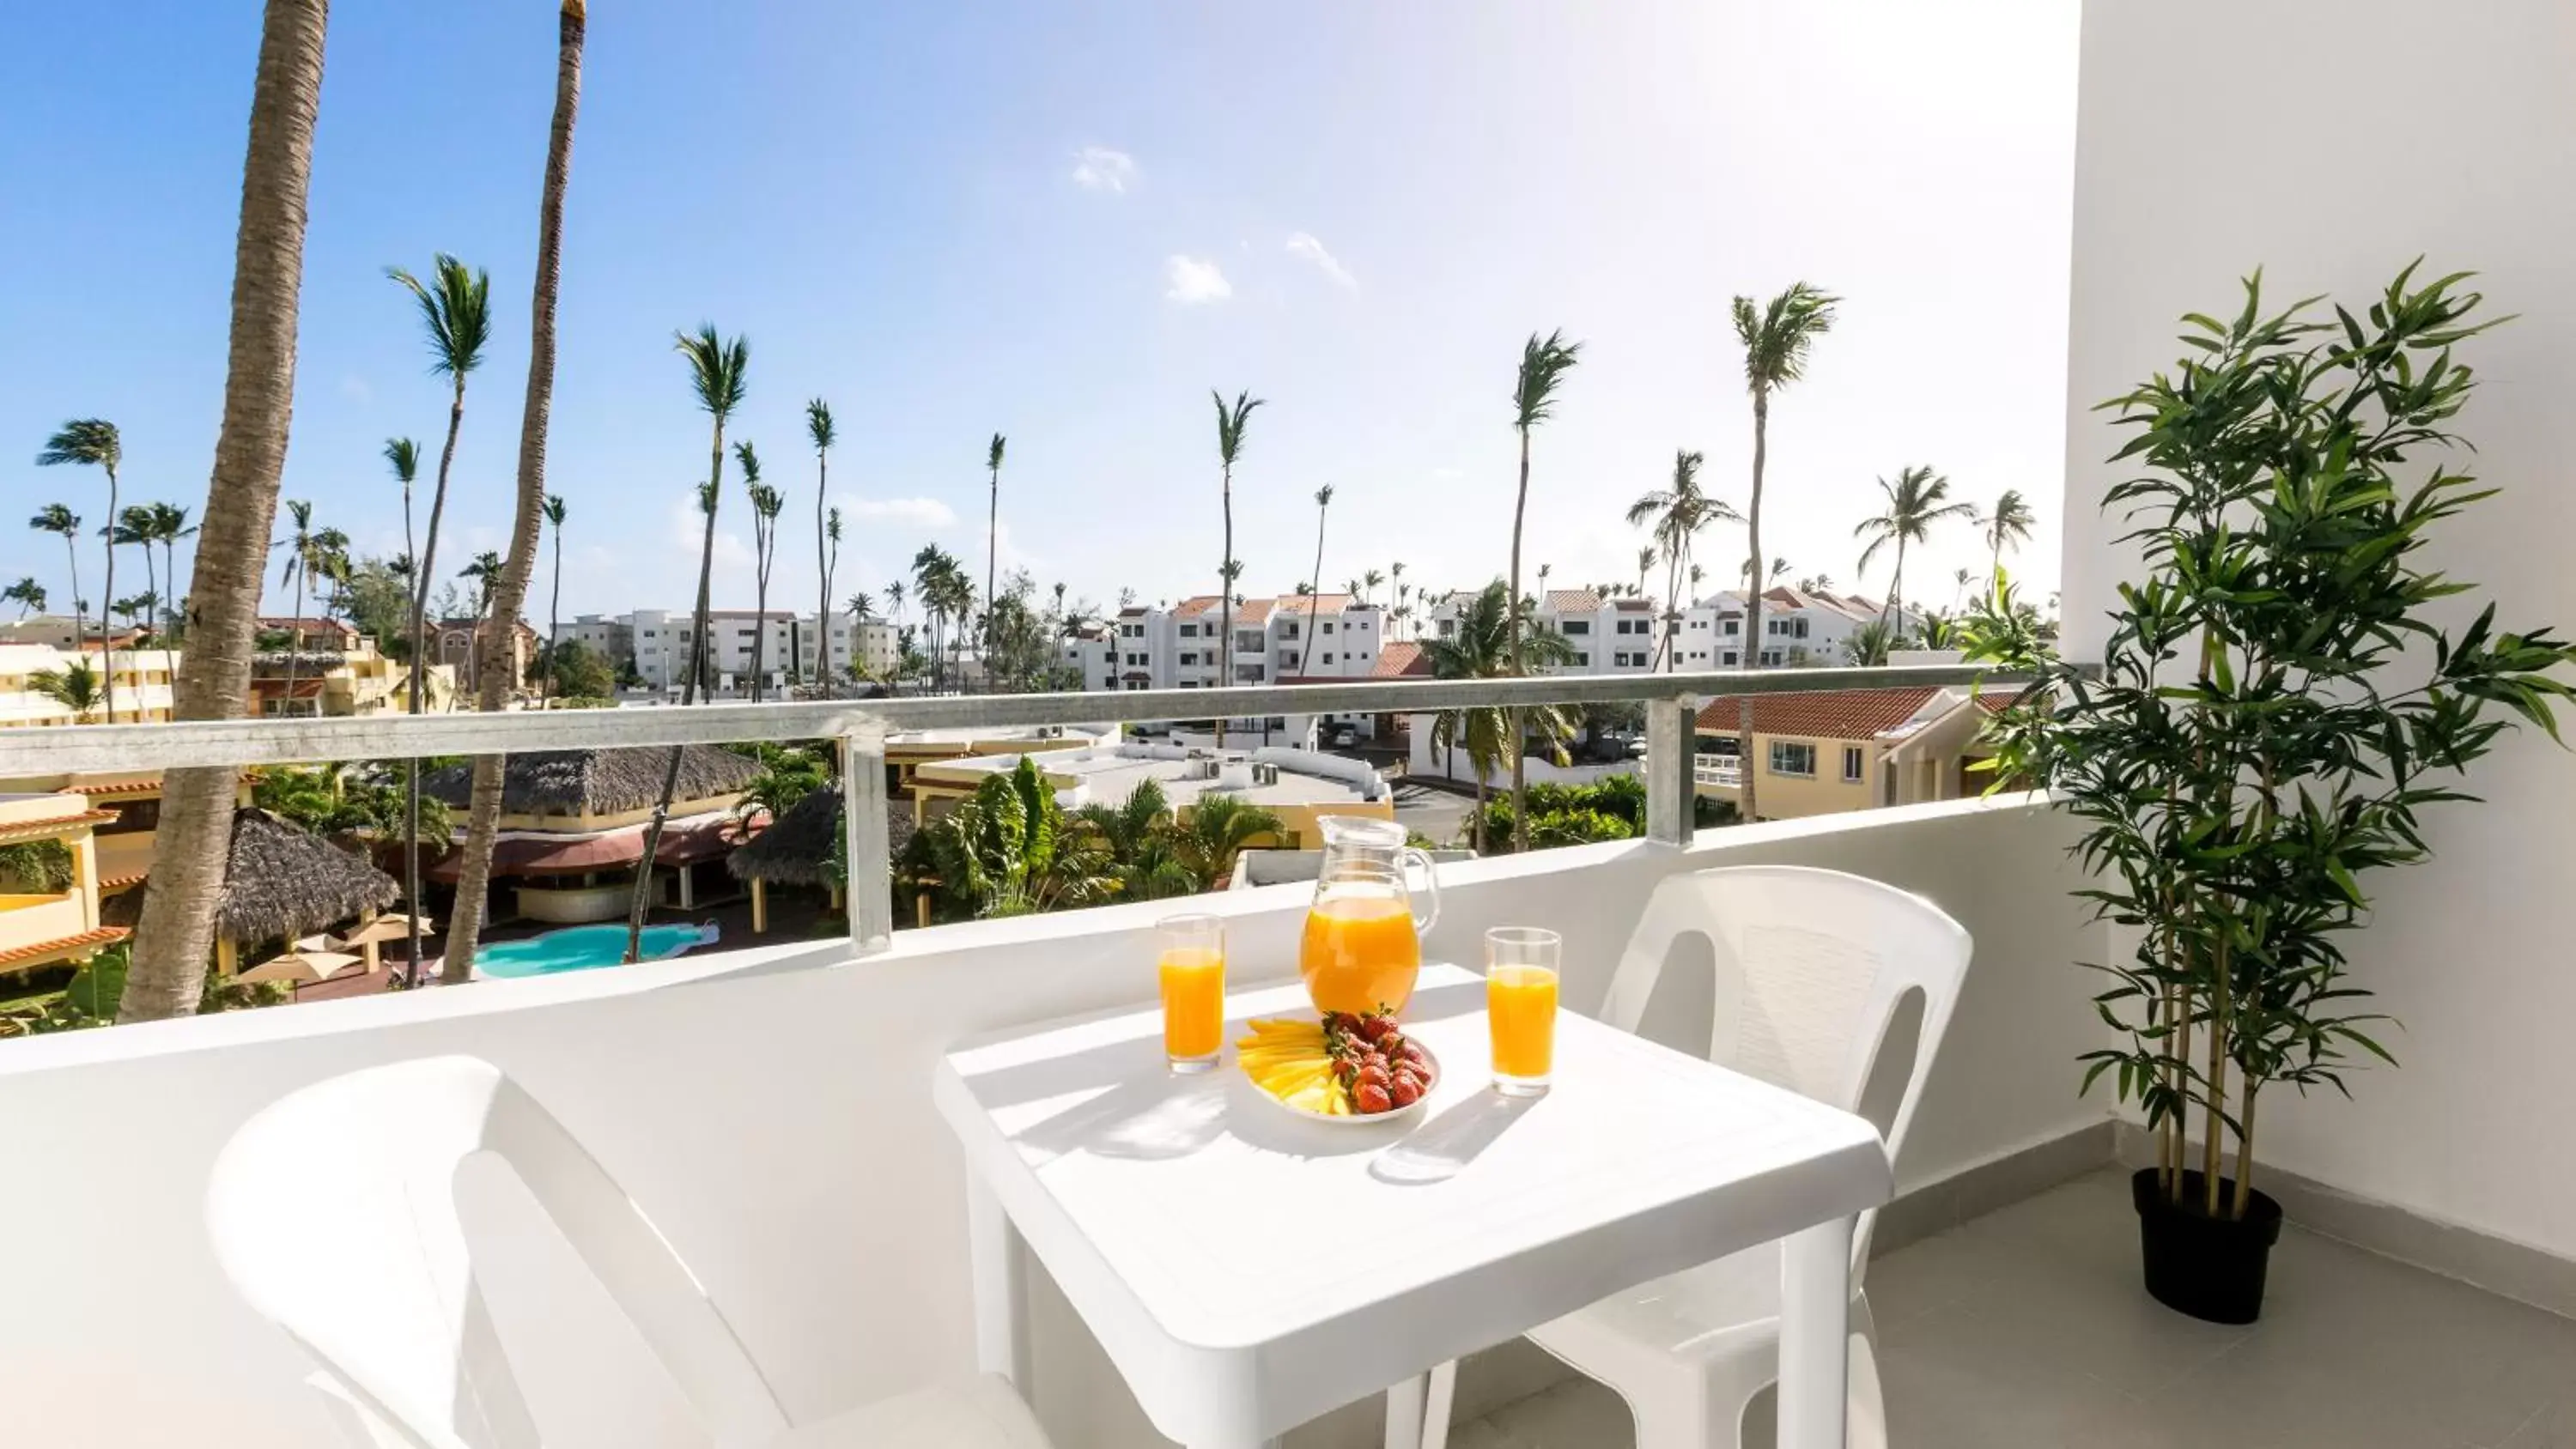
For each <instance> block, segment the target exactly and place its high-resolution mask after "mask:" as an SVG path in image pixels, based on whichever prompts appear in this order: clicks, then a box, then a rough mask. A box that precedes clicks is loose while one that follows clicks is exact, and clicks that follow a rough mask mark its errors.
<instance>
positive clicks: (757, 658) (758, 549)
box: [751, 512, 770, 704]
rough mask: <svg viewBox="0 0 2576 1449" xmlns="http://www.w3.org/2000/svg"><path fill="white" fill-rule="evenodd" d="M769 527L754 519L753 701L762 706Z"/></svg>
mask: <svg viewBox="0 0 2576 1449" xmlns="http://www.w3.org/2000/svg"><path fill="white" fill-rule="evenodd" d="M769 527H770V526H769V525H766V524H763V523H762V522H761V521H760V517H759V515H758V514H757V513H756V512H755V513H754V514H753V516H752V520H751V528H752V545H751V546H752V560H751V702H752V703H754V704H758V703H760V699H761V693H762V690H761V685H762V682H763V680H764V679H765V678H766V674H767V670H766V661H767V659H768V657H769V549H770V542H769Z"/></svg>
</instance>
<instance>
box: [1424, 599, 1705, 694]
mask: <svg viewBox="0 0 2576 1449" xmlns="http://www.w3.org/2000/svg"><path fill="white" fill-rule="evenodd" d="M1475 599H1476V596H1475V595H1474V594H1471V593H1465V592H1459V593H1451V594H1444V595H1442V596H1441V597H1440V598H1438V599H1437V600H1434V601H1433V603H1432V605H1431V608H1430V612H1429V614H1428V616H1427V618H1428V622H1429V625H1430V630H1431V637H1433V638H1435V639H1453V638H1456V637H1457V634H1458V619H1459V616H1460V615H1461V614H1462V613H1464V612H1465V611H1466V610H1467V609H1468V608H1469V607H1470V606H1472V605H1473V604H1474V603H1475ZM1537 618H1538V624H1539V627H1540V628H1542V629H1545V630H1548V631H1549V632H1551V633H1555V634H1558V635H1561V636H1563V638H1564V639H1565V642H1566V645H1567V647H1568V648H1569V649H1571V650H1572V651H1573V657H1572V658H1571V659H1568V660H1566V661H1565V662H1563V663H1561V664H1550V665H1545V666H1542V667H1541V668H1540V669H1539V670H1538V671H1537V672H1539V673H1542V674H1558V675H1563V674H1648V673H1652V672H1653V671H1654V668H1655V664H1656V655H1655V651H1656V648H1657V647H1658V645H1659V644H1660V643H1661V641H1662V633H1661V630H1660V629H1659V628H1658V627H1657V624H1656V620H1655V605H1654V602H1653V601H1652V600H1650V599H1640V598H1627V597H1621V598H1603V597H1602V596H1601V595H1600V594H1598V593H1595V592H1593V591H1592V590H1590V589H1550V590H1548V591H1547V592H1546V593H1545V594H1542V595H1540V596H1539V599H1538V614H1537Z"/></svg>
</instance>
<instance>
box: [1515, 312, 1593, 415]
mask: <svg viewBox="0 0 2576 1449" xmlns="http://www.w3.org/2000/svg"><path fill="white" fill-rule="evenodd" d="M1582 353H1583V344H1582V343H1580V342H1568V341H1566V340H1565V329H1564V328H1561V327H1560V328H1558V329H1557V330H1555V331H1553V332H1550V333H1549V334H1547V336H1546V338H1545V339H1544V340H1542V339H1541V338H1540V337H1539V335H1538V334H1537V333H1535V332H1533V333H1531V334H1530V335H1529V341H1527V342H1525V343H1523V344H1522V345H1521V366H1520V372H1519V374H1518V376H1517V377H1516V378H1515V380H1514V382H1513V385H1512V426H1514V427H1516V428H1518V429H1520V430H1521V431H1522V432H1528V431H1529V430H1530V429H1531V428H1533V427H1536V426H1537V425H1539V424H1540V423H1543V422H1545V421H1547V420H1548V419H1549V418H1551V417H1553V416H1555V415H1556V389H1557V384H1558V383H1560V382H1562V381H1564V379H1565V375H1566V374H1567V373H1568V372H1571V371H1573V370H1574V365H1575V362H1576V361H1577V360H1578V359H1579V358H1580V357H1581V356H1582Z"/></svg>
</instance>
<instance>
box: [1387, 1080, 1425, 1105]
mask: <svg viewBox="0 0 2576 1449" xmlns="http://www.w3.org/2000/svg"><path fill="white" fill-rule="evenodd" d="M1386 1095H1387V1098H1388V1100H1390V1101H1392V1102H1394V1103H1395V1105H1397V1106H1399V1107H1410V1106H1412V1105H1413V1104H1414V1103H1416V1102H1419V1101H1421V1100H1422V1083H1421V1082H1419V1081H1417V1080H1415V1079H1414V1077H1413V1076H1412V1074H1411V1073H1408V1072H1398V1073H1396V1074H1395V1082H1394V1084H1393V1085H1392V1086H1389V1087H1388V1088H1387V1089H1386Z"/></svg>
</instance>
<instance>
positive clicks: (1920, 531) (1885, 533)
mask: <svg viewBox="0 0 2576 1449" xmlns="http://www.w3.org/2000/svg"><path fill="white" fill-rule="evenodd" d="M1878 491H1879V492H1880V493H1882V494H1885V495H1886V497H1887V511H1886V512H1885V513H1882V514H1879V515H1878V516H1877V517H1875V518H1864V519H1862V520H1861V521H1860V524H1859V525H1858V526H1857V527H1855V528H1854V529H1852V537H1854V538H1866V539H1868V540H1869V547H1867V548H1865V549H1862V550H1861V553H1860V571H1861V572H1862V573H1867V572H1869V561H1870V560H1871V559H1872V558H1874V557H1876V556H1877V554H1878V551H1879V549H1880V548H1881V547H1882V546H1884V545H1886V544H1888V543H1890V542H1893V543H1894V544H1895V545H1896V573H1895V574H1894V576H1892V577H1891V578H1889V579H1888V581H1887V605H1886V607H1885V608H1883V609H1881V610H1880V611H1879V617H1880V618H1882V619H1887V620H1889V621H1890V622H1889V628H1890V631H1891V632H1897V631H1899V630H1900V629H1901V625H1899V624H1898V623H1897V622H1896V617H1897V615H1896V611H1897V608H1898V605H1897V600H1898V599H1900V598H1902V597H1904V591H1905V546H1906V545H1907V544H1909V543H1923V542H1926V541H1928V540H1929V539H1930V538H1931V536H1932V525H1933V524H1935V523H1938V522H1940V521H1941V520H1942V519H1944V518H1974V517H1975V516H1976V513H1977V510H1976V509H1975V507H1974V506H1972V505H1970V504H1967V503H1953V502H1949V501H1947V500H1948V499H1949V497H1950V480H1949V479H1947V478H1944V477H1942V476H1941V475H1939V474H1937V473H1935V472H1933V471H1932V470H1931V469H1929V468H1899V469H1898V470H1897V471H1896V481H1895V482H1893V483H1890V482H1889V481H1887V480H1886V479H1884V478H1881V479H1879V480H1878Z"/></svg>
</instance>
